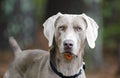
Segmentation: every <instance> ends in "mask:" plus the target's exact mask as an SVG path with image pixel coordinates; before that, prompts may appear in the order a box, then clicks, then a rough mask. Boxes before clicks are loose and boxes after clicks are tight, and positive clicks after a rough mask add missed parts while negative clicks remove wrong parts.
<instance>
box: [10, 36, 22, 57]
mask: <svg viewBox="0 0 120 78" xmlns="http://www.w3.org/2000/svg"><path fill="white" fill-rule="evenodd" d="M9 43H10V45H11V47H12V49H13V51H14V54H15V56H16V55H17V53H19V52H22V50H21V48H20V47H19V45H18V43H17V42H16V40H15V39H14V38H13V37H10V38H9Z"/></svg>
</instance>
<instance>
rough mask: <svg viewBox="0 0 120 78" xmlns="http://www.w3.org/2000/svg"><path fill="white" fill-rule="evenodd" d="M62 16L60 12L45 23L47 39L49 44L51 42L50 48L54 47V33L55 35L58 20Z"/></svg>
mask: <svg viewBox="0 0 120 78" xmlns="http://www.w3.org/2000/svg"><path fill="white" fill-rule="evenodd" d="M60 15H62V14H61V13H60V12H59V13H57V14H56V15H53V16H51V17H49V18H48V19H47V20H46V21H45V22H44V23H43V27H44V35H45V37H46V38H47V40H48V42H49V47H50V46H51V45H52V42H53V37H54V33H55V26H54V25H55V21H56V19H57V18H58V17H59V16H60Z"/></svg>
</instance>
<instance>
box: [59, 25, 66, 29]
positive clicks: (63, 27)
mask: <svg viewBox="0 0 120 78" xmlns="http://www.w3.org/2000/svg"><path fill="white" fill-rule="evenodd" d="M65 28H66V27H65V26H59V28H58V29H59V30H65Z"/></svg>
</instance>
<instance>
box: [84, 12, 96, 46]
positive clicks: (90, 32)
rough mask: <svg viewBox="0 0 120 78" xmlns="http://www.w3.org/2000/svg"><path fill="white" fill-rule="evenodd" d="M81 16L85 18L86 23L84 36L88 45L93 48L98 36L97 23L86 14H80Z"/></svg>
mask: <svg viewBox="0 0 120 78" xmlns="http://www.w3.org/2000/svg"><path fill="white" fill-rule="evenodd" d="M82 17H83V18H84V19H85V21H86V23H87V29H86V38H87V42H88V45H89V46H90V48H94V47H95V41H96V39H97V36H98V25H97V23H96V22H95V21H94V20H93V19H92V18H90V17H88V16H87V15H85V14H82Z"/></svg>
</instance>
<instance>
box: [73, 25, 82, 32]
mask: <svg viewBox="0 0 120 78" xmlns="http://www.w3.org/2000/svg"><path fill="white" fill-rule="evenodd" d="M74 29H75V31H81V30H82V28H81V27H79V26H77V27H74Z"/></svg>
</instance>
